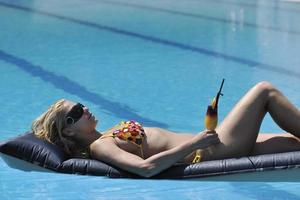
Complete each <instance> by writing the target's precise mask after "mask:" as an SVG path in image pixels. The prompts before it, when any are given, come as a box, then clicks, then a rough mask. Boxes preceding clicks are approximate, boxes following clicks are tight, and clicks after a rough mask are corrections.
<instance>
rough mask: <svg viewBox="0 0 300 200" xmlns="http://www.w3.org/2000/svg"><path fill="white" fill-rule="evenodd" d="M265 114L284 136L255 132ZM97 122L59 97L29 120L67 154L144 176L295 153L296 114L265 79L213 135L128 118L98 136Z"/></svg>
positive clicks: (299, 123)
mask: <svg viewBox="0 0 300 200" xmlns="http://www.w3.org/2000/svg"><path fill="white" fill-rule="evenodd" d="M267 112H269V113H270V115H271V117H272V118H273V120H274V121H275V122H276V123H277V124H278V125H279V126H280V127H281V128H282V129H283V130H285V131H286V132H285V133H280V134H279V133H276V134H270V133H269V134H264V133H259V129H260V125H261V123H262V120H263V118H264V116H265V114H266V113H267ZM97 123H98V120H97V119H96V117H95V116H94V115H93V114H92V113H91V112H90V111H89V109H88V108H87V107H86V106H84V105H82V104H80V103H75V102H72V101H69V100H65V99H61V100H59V101H57V102H56V103H54V104H53V105H51V106H50V108H49V109H48V110H47V111H46V112H45V113H43V114H42V115H41V116H40V117H38V118H37V119H36V120H35V121H33V123H32V130H33V131H34V133H35V135H36V136H38V137H39V138H42V139H45V140H47V141H49V142H51V143H53V144H56V145H58V146H60V147H62V148H63V149H64V150H65V152H66V153H68V154H70V155H71V156H72V155H73V156H77V155H85V156H87V157H89V158H92V159H98V160H100V161H103V162H106V163H108V164H112V165H114V166H117V167H119V168H121V169H124V170H127V171H129V172H132V173H135V174H138V175H141V176H144V177H151V176H153V175H155V174H158V173H160V172H161V171H163V170H164V169H166V168H168V167H170V166H171V165H173V164H175V163H178V162H184V163H195V162H199V161H207V160H214V159H224V158H234V157H241V156H249V155H257V154H268V153H277V152H287V151H298V150H300V140H299V138H300V111H299V110H298V109H297V108H296V107H295V106H294V105H292V104H291V103H290V102H289V100H288V99H287V98H286V97H285V96H284V95H283V94H282V93H281V92H280V91H279V90H278V89H277V88H275V87H274V86H273V85H272V84H271V83H269V82H267V81H261V82H259V83H257V84H256V85H254V86H253V87H252V88H251V89H250V90H249V91H248V92H247V93H246V94H245V95H244V96H243V97H242V98H241V99H240V100H239V101H238V103H237V104H236V105H235V106H234V108H233V109H232V110H231V111H230V112H229V114H228V115H227V116H226V117H225V119H224V120H223V121H222V123H221V124H220V125H219V126H218V127H217V128H216V130H215V131H206V130H204V131H201V132H200V133H197V134H193V133H179V132H172V131H169V130H165V129H162V128H159V127H143V126H142V125H141V124H140V123H139V122H136V121H134V120H129V121H122V122H121V123H120V124H118V125H116V126H114V127H112V128H110V129H108V130H106V131H104V132H102V133H100V132H99V131H97V130H96V125H97ZM195 158H200V159H195Z"/></svg>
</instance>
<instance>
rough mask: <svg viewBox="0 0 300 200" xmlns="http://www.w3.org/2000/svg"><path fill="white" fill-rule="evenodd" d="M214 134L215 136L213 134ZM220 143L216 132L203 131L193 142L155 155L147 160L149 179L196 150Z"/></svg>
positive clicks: (187, 142)
mask: <svg viewBox="0 0 300 200" xmlns="http://www.w3.org/2000/svg"><path fill="white" fill-rule="evenodd" d="M209 132H210V133H209ZM212 132H213V134H211V133H212ZM219 142H220V140H219V138H218V135H217V134H216V133H215V132H214V131H203V132H201V133H199V134H197V135H195V136H194V137H193V138H192V139H191V140H188V141H186V142H184V143H182V144H180V145H178V146H176V147H174V148H172V149H169V150H166V151H163V152H160V153H158V154H155V155H153V156H151V157H149V158H147V159H146V160H145V165H146V166H147V177H151V176H153V175H155V174H158V173H160V172H161V171H163V170H164V169H166V168H168V167H170V166H171V165H173V164H174V163H176V162H177V161H178V160H181V159H183V158H184V157H186V156H187V155H189V154H190V153H191V152H193V151H194V150H196V149H204V148H206V147H208V146H210V145H212V144H216V143H219Z"/></svg>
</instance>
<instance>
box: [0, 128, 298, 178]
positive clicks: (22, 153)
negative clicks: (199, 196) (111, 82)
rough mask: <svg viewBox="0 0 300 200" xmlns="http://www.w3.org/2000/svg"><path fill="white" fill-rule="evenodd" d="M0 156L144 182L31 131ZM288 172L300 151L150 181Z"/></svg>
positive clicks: (186, 168)
mask: <svg viewBox="0 0 300 200" xmlns="http://www.w3.org/2000/svg"><path fill="white" fill-rule="evenodd" d="M0 152H2V153H4V154H7V155H9V156H13V157H16V158H19V159H21V160H24V161H27V162H30V163H33V164H35V165H38V166H41V167H44V168H46V169H49V170H52V171H54V172H62V173H71V174H83V175H84V174H86V175H98V176H108V177H111V178H143V177H141V176H138V175H136V174H133V173H130V172H127V171H124V170H122V169H119V168H118V167H115V166H111V165H108V164H107V163H104V162H101V161H99V160H94V159H85V158H71V157H68V156H67V155H66V154H65V153H64V152H63V151H62V149H60V147H58V146H55V145H53V144H51V143H49V142H47V141H44V140H42V139H39V138H37V137H36V136H35V135H34V134H33V133H32V132H30V131H28V132H26V133H24V134H22V135H19V136H17V137H15V138H13V139H10V140H7V141H4V142H2V143H0ZM286 168H300V151H294V152H286V153H275V154H264V155H257V156H249V157H241V158H230V159H223V160H211V161H205V162H200V163H196V164H183V163H182V164H175V165H173V166H171V167H170V168H168V169H166V170H164V171H162V172H161V173H159V174H157V175H155V176H152V177H151V178H168V179H172V178H175V179H178V178H198V177H207V176H214V175H224V174H235V173H242V172H254V171H263V170H275V169H286Z"/></svg>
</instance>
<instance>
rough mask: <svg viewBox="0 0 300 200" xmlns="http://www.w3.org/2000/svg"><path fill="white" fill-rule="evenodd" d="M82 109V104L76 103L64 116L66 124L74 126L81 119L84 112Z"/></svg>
mask: <svg viewBox="0 0 300 200" xmlns="http://www.w3.org/2000/svg"><path fill="white" fill-rule="evenodd" d="M83 107H84V105H83V104H81V103H77V104H75V105H74V106H73V107H72V108H71V110H70V111H69V112H68V113H67V115H66V119H67V124H75V123H76V122H77V121H78V120H79V119H80V118H81V117H82V115H83V112H84V110H83Z"/></svg>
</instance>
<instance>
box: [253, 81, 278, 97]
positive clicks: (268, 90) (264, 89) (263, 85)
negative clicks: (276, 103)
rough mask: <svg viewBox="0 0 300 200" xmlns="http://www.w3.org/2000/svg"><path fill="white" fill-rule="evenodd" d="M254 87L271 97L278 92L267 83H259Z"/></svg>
mask: <svg viewBox="0 0 300 200" xmlns="http://www.w3.org/2000/svg"><path fill="white" fill-rule="evenodd" d="M254 87H256V88H257V89H258V90H260V91H262V92H265V93H268V95H271V96H272V95H274V94H275V93H277V92H279V90H278V89H277V88H276V87H275V86H274V85H273V84H272V83H271V82H269V81H260V82H258V83H257V84H256V85H255V86H254Z"/></svg>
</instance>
